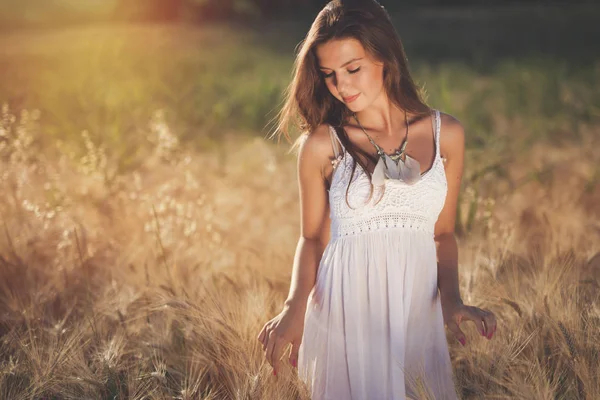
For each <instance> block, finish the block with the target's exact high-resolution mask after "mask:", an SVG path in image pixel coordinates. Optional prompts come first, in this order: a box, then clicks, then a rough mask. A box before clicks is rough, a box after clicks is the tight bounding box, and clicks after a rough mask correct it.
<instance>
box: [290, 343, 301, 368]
mask: <svg viewBox="0 0 600 400" xmlns="http://www.w3.org/2000/svg"><path fill="white" fill-rule="evenodd" d="M299 350H300V341H298V342H296V343H292V351H291V352H290V364H292V366H293V367H294V368H298V351H299Z"/></svg>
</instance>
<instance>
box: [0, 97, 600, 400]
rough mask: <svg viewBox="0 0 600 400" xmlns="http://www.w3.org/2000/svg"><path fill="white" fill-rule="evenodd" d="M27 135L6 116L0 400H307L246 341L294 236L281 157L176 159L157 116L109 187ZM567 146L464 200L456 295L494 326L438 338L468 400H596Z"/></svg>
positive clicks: (588, 256)
mask: <svg viewBox="0 0 600 400" xmlns="http://www.w3.org/2000/svg"><path fill="white" fill-rule="evenodd" d="M38 119H39V116H38V115H36V113H35V112H30V113H25V112H24V113H21V115H20V116H19V117H15V116H13V115H12V112H11V111H10V110H8V109H7V108H6V107H5V108H4V110H3V112H2V125H1V128H0V129H1V130H0V162H1V165H0V171H1V175H0V190H1V191H2V193H3V196H2V201H1V202H0V213H1V214H0V219H1V220H0V222H1V226H0V229H1V232H0V397H1V398H6V399H38V398H56V399H83V398H86V399H91V398H94V399H96V398H106V399H108V398H110V399H113V398H131V399H163V398H176V399H199V398H200V399H292V398H296V399H302V398H307V396H306V394H305V393H303V391H302V387H301V385H299V384H298V382H297V380H296V378H295V375H294V371H293V370H292V369H291V368H289V367H288V368H286V369H285V370H284V371H282V372H281V373H280V374H278V377H277V378H275V377H273V376H272V375H271V368H270V367H269V366H268V364H266V362H265V361H264V358H263V355H262V349H261V347H260V346H259V343H258V342H257V341H256V335H257V334H258V331H259V329H260V328H261V327H262V324H263V323H264V322H266V321H267V320H268V319H269V318H270V317H271V316H272V315H274V314H275V313H276V312H278V311H279V308H280V307H281V305H282V301H283V299H284V298H285V296H286V294H287V288H288V284H289V275H290V270H291V263H292V257H293V251H294V248H295V244H296V240H297V235H298V232H299V230H298V222H299V221H298V200H297V199H298V195H297V187H296V182H295V162H294V158H293V157H292V156H290V155H287V154H285V149H283V146H280V147H275V146H273V145H272V144H270V143H266V142H265V141H263V140H260V139H256V140H249V141H247V142H245V143H243V144H241V145H240V143H234V141H233V139H226V141H227V140H230V142H229V143H227V144H228V148H229V150H231V151H232V152H230V153H227V154H225V153H213V154H195V153H190V152H188V151H187V150H186V149H185V148H183V146H181V145H180V144H179V143H178V141H177V139H176V137H175V135H173V134H172V132H171V130H170V128H169V126H168V125H167V124H166V123H165V121H164V119H163V118H162V115H161V114H160V113H157V114H156V115H155V118H154V119H153V120H152V121H151V123H150V124H149V126H148V128H147V130H146V133H147V138H145V139H143V140H140V143H139V149H138V151H139V157H140V159H142V160H144V161H143V162H141V163H140V164H139V166H138V167H136V168H135V169H133V170H131V171H129V172H127V173H123V174H118V173H116V172H115V171H117V168H116V166H115V160H113V159H112V158H111V156H110V154H107V152H106V151H105V150H103V149H102V147H100V146H98V144H97V143H94V142H92V140H90V139H89V138H86V139H85V140H84V143H85V144H86V148H85V151H84V153H85V156H84V157H83V158H81V157H78V156H76V154H79V153H78V151H76V150H77V149H73V148H71V147H69V146H67V145H66V144H61V143H58V144H56V146H55V147H53V148H49V147H44V148H40V147H39V146H40V145H39V143H42V142H43V141H42V140H41V137H40V135H41V133H39V132H40V131H39V129H38V122H37V121H38ZM580 129H581V130H582V131H585V129H588V132H587V133H585V134H583V135H582V137H584V140H585V142H583V143H580V144H578V145H569V144H564V145H561V147H560V148H552V147H549V146H548V145H543V146H540V148H532V149H531V150H530V151H528V153H527V158H526V159H525V158H514V159H513V160H511V163H510V164H509V165H508V166H507V167H506V170H507V171H508V174H507V175H506V176H505V177H504V178H503V180H502V181H500V180H499V178H498V177H496V176H495V175H494V174H488V175H486V176H485V177H483V178H481V179H478V180H477V185H476V186H475V184H473V185H469V184H468V185H467V187H466V188H465V191H464V192H465V196H464V197H463V200H462V202H463V204H462V208H463V209H465V211H464V212H463V213H462V214H461V218H463V219H465V220H466V219H468V220H469V221H468V224H467V223H466V222H465V223H463V226H468V229H465V231H464V234H463V235H462V236H461V237H460V266H461V267H460V268H461V285H462V292H463V294H464V297H465V300H466V301H468V302H469V303H471V304H474V305H478V306H483V307H487V308H490V309H492V310H493V311H494V312H495V313H496V315H497V317H498V320H499V327H498V332H497V337H496V338H494V339H493V340H492V341H487V340H485V339H483V338H481V337H480V336H478V335H476V334H475V330H474V329H468V331H469V332H468V338H467V341H468V344H467V346H466V347H464V348H463V347H461V346H460V345H458V344H457V342H456V341H454V340H453V339H452V338H450V337H449V338H448V339H449V342H450V343H451V354H452V358H453V362H454V366H455V371H456V374H457V378H458V383H459V386H460V389H461V391H462V393H463V396H464V398H466V399H479V398H490V399H503V398H511V399H512V398H516V399H550V398H552V399H554V398H567V399H575V398H587V399H594V398H600V380H599V378H598V375H599V374H598V371H599V370H600V369H599V367H600V361H599V360H600V357H599V355H598V353H599V350H600V329H598V328H599V327H600V299H599V296H600V287H599V282H600V253H599V252H600V213H599V211H600V209H599V207H598V205H599V204H600V185H599V182H600V170H599V169H598V165H600V156H599V154H598V152H597V151H594V149H597V148H598V145H599V144H600V142H599V138H598V135H597V134H594V130H593V128H585V127H580ZM596 129H597V127H596ZM234 144H235V145H234ZM45 146H47V145H45ZM472 167H473V169H474V166H472ZM534 169H535V171H538V173H535V174H532V173H531V171H532V170H534ZM539 171H543V173H539ZM473 182H474V181H473ZM483 193H484V194H485V198H484V197H483V195H482V194H483ZM490 199H493V200H490ZM469 210H470V211H469Z"/></svg>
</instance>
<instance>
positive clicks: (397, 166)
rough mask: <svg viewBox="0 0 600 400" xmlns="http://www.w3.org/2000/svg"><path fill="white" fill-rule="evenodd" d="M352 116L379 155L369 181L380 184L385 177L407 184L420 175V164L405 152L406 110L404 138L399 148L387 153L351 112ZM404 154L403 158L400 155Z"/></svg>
mask: <svg viewBox="0 0 600 400" xmlns="http://www.w3.org/2000/svg"><path fill="white" fill-rule="evenodd" d="M352 116H353V117H354V119H355V120H356V122H357V123H358V126H360V129H362V131H363V132H364V133H365V135H367V138H368V139H369V142H371V144H372V145H373V146H374V147H375V149H376V150H377V155H378V156H379V160H378V161H377V165H375V169H374V170H373V173H372V174H371V182H372V183H373V185H375V186H380V185H382V184H383V183H384V182H385V179H386V178H387V179H397V180H400V181H403V182H405V183H407V184H409V185H412V184H413V183H415V182H416V181H418V180H419V178H420V177H421V166H420V164H419V162H418V161H417V160H415V159H414V158H412V157H410V156H409V155H408V154H406V145H407V144H408V117H407V115H406V111H404V122H405V123H406V135H405V136H404V140H403V141H402V144H401V145H400V148H399V149H397V150H396V151H395V152H394V153H393V154H391V155H388V154H387V153H386V152H385V151H383V149H382V148H381V146H379V145H378V144H377V143H375V141H374V140H373V138H371V136H370V135H369V134H368V133H367V131H366V130H365V128H364V127H363V126H362V125H361V123H360V121H359V120H358V117H357V116H356V113H353V114H352ZM403 156H404V159H402V157H403Z"/></svg>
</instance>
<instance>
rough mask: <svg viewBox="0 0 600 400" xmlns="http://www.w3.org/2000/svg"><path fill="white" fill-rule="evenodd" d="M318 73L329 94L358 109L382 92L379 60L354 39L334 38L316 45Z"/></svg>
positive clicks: (381, 70) (381, 69)
mask: <svg viewBox="0 0 600 400" xmlns="http://www.w3.org/2000/svg"><path fill="white" fill-rule="evenodd" d="M316 53H317V59H318V63H319V68H320V71H321V74H322V76H323V78H324V80H325V84H326V85H327V88H328V89H329V91H330V92H331V94H332V95H333V96H334V97H335V98H336V99H338V100H339V101H341V102H342V103H344V104H345V105H346V107H348V108H349V109H350V110H351V111H354V112H358V111H361V110H363V109H365V108H366V107H368V106H369V105H370V104H372V103H373V102H374V101H375V99H377V98H378V97H379V96H380V95H381V94H382V93H384V92H385V91H384V86H383V63H381V62H378V61H376V60H374V59H372V58H371V57H370V56H369V54H368V53H367V52H366V51H365V49H364V47H363V46H362V44H361V43H360V42H359V41H358V40H356V39H351V38H348V39H334V40H330V41H328V42H325V43H323V44H320V45H319V46H317V48H316Z"/></svg>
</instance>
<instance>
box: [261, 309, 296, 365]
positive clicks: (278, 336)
mask: <svg viewBox="0 0 600 400" xmlns="http://www.w3.org/2000/svg"><path fill="white" fill-rule="evenodd" d="M303 329H304V310H303V309H301V308H292V307H285V308H284V309H283V311H281V313H279V315H277V316H276V317H275V318H273V319H272V320H270V321H269V322H267V323H266V324H265V326H264V327H263V328H262V330H261V331H260V334H259V335H258V341H259V342H261V343H262V345H263V350H264V351H265V357H266V359H267V361H268V362H269V364H271V366H272V367H273V375H277V369H278V366H279V362H280V358H281V355H282V353H283V350H284V348H285V346H286V345H287V344H289V343H291V344H292V351H291V353H290V358H289V361H290V363H291V364H292V365H293V366H294V367H297V366H298V350H299V348H300V343H302V333H303Z"/></svg>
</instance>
